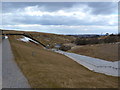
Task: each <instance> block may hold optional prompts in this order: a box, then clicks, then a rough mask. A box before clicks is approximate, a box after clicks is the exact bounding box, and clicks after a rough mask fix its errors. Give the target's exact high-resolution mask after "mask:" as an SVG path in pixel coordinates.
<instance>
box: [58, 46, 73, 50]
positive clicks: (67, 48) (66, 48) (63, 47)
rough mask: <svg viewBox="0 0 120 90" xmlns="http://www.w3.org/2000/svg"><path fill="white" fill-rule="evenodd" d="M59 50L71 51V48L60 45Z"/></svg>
mask: <svg viewBox="0 0 120 90" xmlns="http://www.w3.org/2000/svg"><path fill="white" fill-rule="evenodd" d="M59 49H60V50H62V51H68V50H70V49H71V47H70V46H65V45H62V46H61V47H60V48H59Z"/></svg>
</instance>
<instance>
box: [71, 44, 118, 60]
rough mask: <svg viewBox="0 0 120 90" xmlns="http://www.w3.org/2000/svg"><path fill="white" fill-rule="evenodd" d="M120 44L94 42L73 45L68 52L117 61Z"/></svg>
mask: <svg viewBox="0 0 120 90" xmlns="http://www.w3.org/2000/svg"><path fill="white" fill-rule="evenodd" d="M119 45H120V44H112V43H111V44H96V45H82V46H76V47H73V48H72V49H71V50H69V52H72V53H77V54H80V55H86V56H90V57H94V58H99V59H103V60H107V61H118V60H119V56H120V55H119V53H118V50H119V49H120V48H119Z"/></svg>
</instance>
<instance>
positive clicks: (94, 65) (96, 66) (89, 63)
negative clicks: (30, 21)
mask: <svg viewBox="0 0 120 90" xmlns="http://www.w3.org/2000/svg"><path fill="white" fill-rule="evenodd" d="M53 51H55V52H57V53H60V54H63V55H65V56H67V57H69V58H71V59H72V60H74V61H76V62H77V63H79V64H81V65H83V66H84V67H86V68H88V69H89V70H92V71H94V72H97V73H103V74H106V75H110V76H120V65H119V64H120V61H115V62H110V61H105V60H102V59H97V58H92V57H88V56H83V55H79V54H75V53H69V52H64V51H60V50H53Z"/></svg>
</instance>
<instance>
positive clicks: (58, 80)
mask: <svg viewBox="0 0 120 90" xmlns="http://www.w3.org/2000/svg"><path fill="white" fill-rule="evenodd" d="M17 38H19V37H18V36H9V40H10V43H11V46H12V51H13V53H14V56H15V60H16V62H17V64H18V66H19V67H20V69H21V71H22V72H23V73H24V75H25V76H26V78H27V79H28V81H29V83H30V85H31V86H32V87H33V88H96V87H97V88H113V87H114V88H117V87H118V78H117V77H112V76H106V75H103V74H99V73H95V72H92V71H89V70H88V69H86V68H84V67H83V66H82V65H80V64H78V63H76V62H74V61H73V60H71V59H70V58H68V57H66V56H64V55H60V54H57V53H54V52H51V51H48V50H45V49H43V48H42V47H41V46H37V45H35V44H33V43H25V42H21V41H18V40H16V39H17Z"/></svg>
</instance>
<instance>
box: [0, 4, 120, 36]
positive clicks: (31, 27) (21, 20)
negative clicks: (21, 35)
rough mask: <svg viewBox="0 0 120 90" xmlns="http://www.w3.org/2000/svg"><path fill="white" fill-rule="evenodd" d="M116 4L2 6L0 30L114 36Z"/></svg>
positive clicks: (116, 30)
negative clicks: (110, 34) (107, 34)
mask: <svg viewBox="0 0 120 90" xmlns="http://www.w3.org/2000/svg"><path fill="white" fill-rule="evenodd" d="M117 4H118V3H117V2H88V3H87V2H85V3H83V2H79V3H78V2H77V3H73V2H66V3H65V2H64V3H63V2H45V3H43V2H33V3H32V2H26V3H25V2H19V3H18V2H12V3H10V2H9V3H8V2H6V3H5V2H4V3H2V25H0V28H3V29H11V30H13V29H14V30H25V31H38V32H47V33H57V34H101V33H107V32H108V33H117V32H118V5H117Z"/></svg>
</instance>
